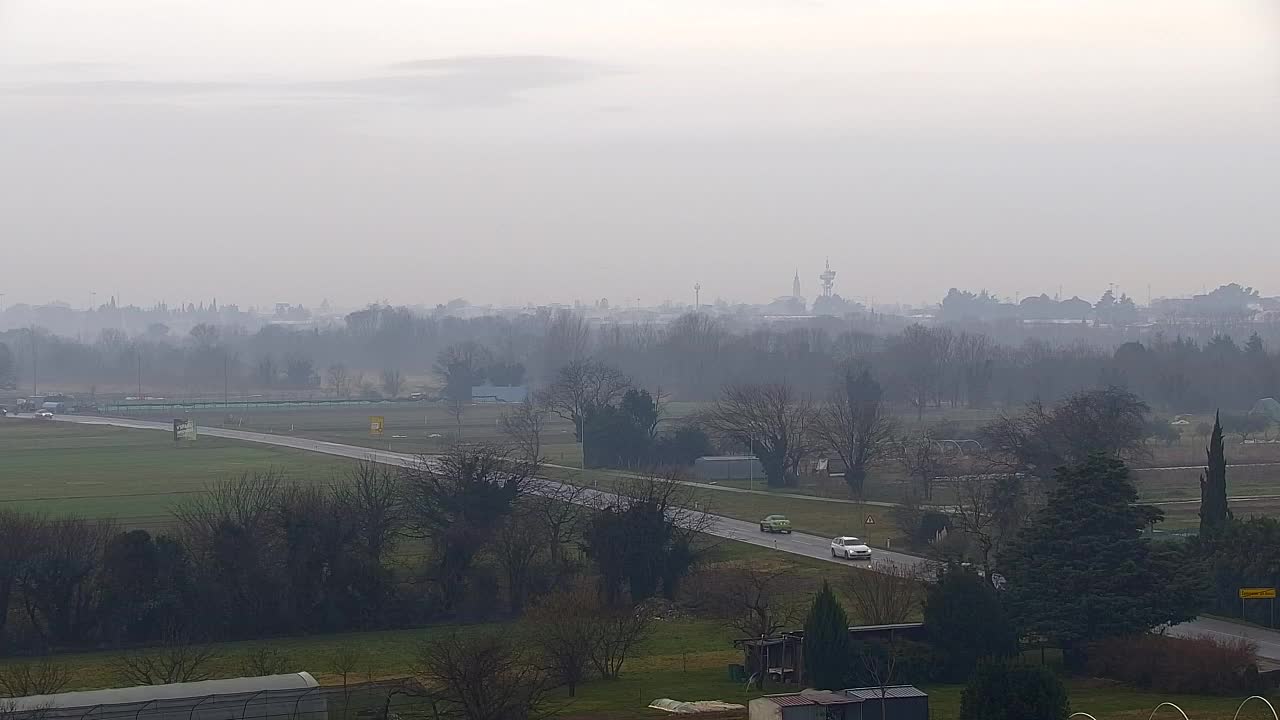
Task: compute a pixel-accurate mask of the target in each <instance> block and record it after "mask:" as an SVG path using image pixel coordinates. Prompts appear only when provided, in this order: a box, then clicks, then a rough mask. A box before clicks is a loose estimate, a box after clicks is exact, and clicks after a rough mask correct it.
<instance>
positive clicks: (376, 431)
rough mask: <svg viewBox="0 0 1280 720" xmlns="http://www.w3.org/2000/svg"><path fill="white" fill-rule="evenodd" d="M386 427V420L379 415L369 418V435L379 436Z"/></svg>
mask: <svg viewBox="0 0 1280 720" xmlns="http://www.w3.org/2000/svg"><path fill="white" fill-rule="evenodd" d="M386 426H387V419H386V418H384V417H383V416H381V415H370V416H369V434H370V435H373V436H377V435H381V434H382V430H383V428H385V427H386Z"/></svg>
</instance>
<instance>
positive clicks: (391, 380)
mask: <svg viewBox="0 0 1280 720" xmlns="http://www.w3.org/2000/svg"><path fill="white" fill-rule="evenodd" d="M402 392H404V375H403V374H402V373H401V372H400V371H399V370H396V369H395V368H387V369H386V370H383V371H382V394H383V395H386V396H387V397H389V398H397V397H400V393H402Z"/></svg>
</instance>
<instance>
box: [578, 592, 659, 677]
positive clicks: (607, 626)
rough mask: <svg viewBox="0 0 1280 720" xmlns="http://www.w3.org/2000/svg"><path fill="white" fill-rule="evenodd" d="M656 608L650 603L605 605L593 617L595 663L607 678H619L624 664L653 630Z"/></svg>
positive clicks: (600, 673)
mask: <svg viewBox="0 0 1280 720" xmlns="http://www.w3.org/2000/svg"><path fill="white" fill-rule="evenodd" d="M653 616H654V611H653V608H652V607H650V606H649V604H648V603H639V604H636V605H621V606H606V607H602V608H601V609H600V610H599V611H598V612H597V613H595V614H594V615H593V616H592V624H591V631H590V632H591V635H592V637H594V638H595V642H594V643H592V645H591V665H592V667H594V668H595V670H596V672H597V673H599V675H600V677H601V678H604V679H605V680H617V679H618V676H619V675H621V674H622V664H623V663H625V662H626V660H627V656H629V655H630V654H631V651H632V650H634V649H635V648H636V646H637V645H639V644H640V643H642V642H644V641H645V640H646V639H648V637H649V634H650V633H651V631H652V630H653Z"/></svg>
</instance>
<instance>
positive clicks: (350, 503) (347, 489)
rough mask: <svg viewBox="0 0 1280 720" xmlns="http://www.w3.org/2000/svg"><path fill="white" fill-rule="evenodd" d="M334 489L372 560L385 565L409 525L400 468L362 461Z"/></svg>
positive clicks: (376, 563)
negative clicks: (402, 494) (402, 532)
mask: <svg viewBox="0 0 1280 720" xmlns="http://www.w3.org/2000/svg"><path fill="white" fill-rule="evenodd" d="M333 489H334V492H335V494H336V496H337V499H338V503H339V504H340V505H341V506H342V507H343V508H344V512H346V513H347V514H348V515H349V516H350V519H351V521H352V523H353V524H354V526H355V528H356V532H357V534H358V536H359V541H360V544H361V545H362V546H363V548H364V550H365V552H366V553H368V557H369V560H370V562H372V563H373V564H375V565H381V564H382V562H383V561H384V560H386V559H387V556H388V555H389V554H390V553H391V552H392V551H394V550H395V545H396V541H397V540H398V538H399V537H400V532H401V530H403V529H404V526H405V516H404V508H403V507H402V505H401V489H400V478H399V476H398V475H397V473H396V471H395V470H394V469H393V468H392V467H391V466H390V465H382V464H380V463H375V462H373V461H370V460H366V461H362V462H360V463H357V464H356V466H355V467H354V468H352V469H350V470H348V471H347V477H346V481H345V482H341V483H337V484H336V485H334V488H333Z"/></svg>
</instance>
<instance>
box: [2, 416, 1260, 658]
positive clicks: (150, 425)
mask: <svg viewBox="0 0 1280 720" xmlns="http://www.w3.org/2000/svg"><path fill="white" fill-rule="evenodd" d="M27 417H29V416H27ZM55 419H56V420H58V421H61V422H74V423H81V424H87V425H110V426H113V427H124V428H135V429H139V430H156V431H165V432H172V431H173V427H172V425H169V424H167V423H159V422H150V421H147V420H131V419H126V418H105V417H90V416H83V415H59V416H55ZM200 432H201V433H202V434H204V435H209V436H212V437H221V438H227V439H229V440H240V441H243V442H252V443H261V444H264V445H274V446H277V447H286V448H293V449H295V450H303V451H306V452H317V453H324V454H326V455H335V456H337V457H345V458H352V459H355V460H373V461H376V462H380V463H385V464H387V465H395V466H400V467H404V466H406V465H411V464H414V463H416V462H418V458H417V456H414V455H408V454H405V453H395V452H388V451H386V450H375V449H373V448H365V447H358V446H355V445H343V444H341V443H332V442H325V441H323V440H309V439H306V438H298V437H289V436H286V435H270V434H267V433H257V432H248V431H244V430H227V429H224V428H210V427H206V428H201V429H200ZM547 482H548V483H549V484H551V485H552V486H554V485H559V483H554V482H552V481H547ZM611 497H613V496H612V495H611V494H610V493H606V492H602V491H597V490H592V491H591V492H589V493H587V494H586V497H585V498H584V501H585V502H592V501H594V500H607V499H609V498H611ZM714 518H715V523H714V525H713V526H712V528H711V529H710V530H709V533H710V534H712V535H715V536H717V537H721V538H724V539H726V540H736V541H738V542H744V543H748V544H750V545H756V546H759V547H765V548H770V549H773V550H777V551H779V552H785V553H790V554H792V555H801V556H804V557H808V558H814V559H817V560H826V561H828V562H834V563H840V564H847V562H846V561H844V560H838V559H836V558H833V557H831V541H830V539H828V538H825V537H818V536H816V535H809V534H806V533H799V532H797V533H792V534H790V535H767V534H764V533H761V532H760V526H759V525H757V524H755V523H753V522H749V521H744V520H736V519H734V518H729V517H723V516H714ZM876 557H877V559H878V561H884V560H890V561H893V562H895V563H900V564H903V565H909V566H917V565H923V564H924V560H922V559H921V558H918V557H915V556H912V555H904V554H902V553H895V552H889V551H887V550H877V551H876ZM872 569H874V565H873V568H872ZM1169 632H1170V634H1172V635H1177V636H1181V637H1190V636H1196V635H1210V636H1213V637H1216V638H1218V639H1220V640H1230V639H1238V638H1245V639H1247V640H1249V641H1251V642H1254V643H1256V644H1257V646H1258V656H1259V658H1261V659H1263V660H1265V661H1270V662H1272V663H1280V632H1277V631H1273V630H1266V629H1263V628H1256V627H1252V626H1245V625H1239V624H1236V623H1232V622H1227V621H1224V620H1217V619H1215V618H1197V619H1196V620H1193V621H1192V622H1188V623H1183V624H1181V625H1178V626H1175V627H1173V628H1171V629H1170V630H1169Z"/></svg>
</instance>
